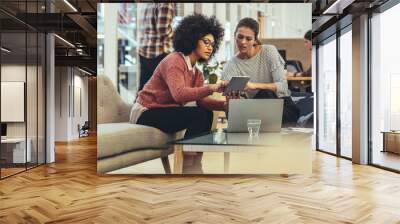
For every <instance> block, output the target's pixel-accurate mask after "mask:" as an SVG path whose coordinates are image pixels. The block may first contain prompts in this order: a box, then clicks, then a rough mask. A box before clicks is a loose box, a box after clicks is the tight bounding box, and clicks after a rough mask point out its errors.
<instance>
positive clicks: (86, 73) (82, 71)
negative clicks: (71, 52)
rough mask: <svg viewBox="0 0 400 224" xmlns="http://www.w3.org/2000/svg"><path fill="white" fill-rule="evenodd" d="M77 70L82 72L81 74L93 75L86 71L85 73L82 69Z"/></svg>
mask: <svg viewBox="0 0 400 224" xmlns="http://www.w3.org/2000/svg"><path fill="white" fill-rule="evenodd" d="M78 70H79V71H81V72H83V73H85V74H88V75H93V74H92V73H90V72H88V71H86V70H83V69H81V68H79V67H78Z"/></svg>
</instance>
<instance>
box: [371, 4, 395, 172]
mask: <svg viewBox="0 0 400 224" xmlns="http://www.w3.org/2000/svg"><path fill="white" fill-rule="evenodd" d="M398 21H400V4H398V5H396V6H394V7H392V8H390V9H388V10H387V11H384V12H383V13H380V14H376V15H374V16H373V17H372V19H371V30H372V37H371V40H372V49H371V52H372V54H371V58H372V74H371V101H370V103H371V111H370V113H371V114H370V116H371V119H370V120H371V122H372V123H371V130H370V132H371V137H372V139H371V141H372V155H371V157H372V163H373V164H375V165H379V166H383V167H386V168H390V169H395V170H398V171H400V103H399V102H400V101H399V100H398V96H399V95H400V72H399V69H398V59H397V58H398V52H399V51H400V45H399V44H398V40H399V39H400V33H399V32H398V31H397V30H396V29H394V27H397V26H398Z"/></svg>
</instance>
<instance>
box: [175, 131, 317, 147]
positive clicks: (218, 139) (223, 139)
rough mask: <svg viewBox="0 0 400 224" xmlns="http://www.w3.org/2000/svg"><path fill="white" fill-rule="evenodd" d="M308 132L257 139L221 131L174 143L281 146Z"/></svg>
mask: <svg viewBox="0 0 400 224" xmlns="http://www.w3.org/2000/svg"><path fill="white" fill-rule="evenodd" d="M309 134H310V132H306V131H293V130H287V129H282V131H281V132H267V133H259V135H258V136H257V137H250V136H249V133H227V132H223V131H221V130H219V131H212V132H210V133H207V134H204V135H201V136H196V137H193V138H189V139H181V140H177V141H174V142H172V144H175V145H221V146H224V145H226V146H270V145H280V144H282V143H283V142H286V141H288V140H294V139H295V138H296V137H299V136H304V135H309Z"/></svg>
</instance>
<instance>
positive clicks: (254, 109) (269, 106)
mask: <svg viewBox="0 0 400 224" xmlns="http://www.w3.org/2000/svg"><path fill="white" fill-rule="evenodd" d="M282 114H283V100H282V99H233V100H230V101H229V117H228V129H227V132H247V120H248V119H260V120H261V127H260V132H280V131H281V127H282Z"/></svg>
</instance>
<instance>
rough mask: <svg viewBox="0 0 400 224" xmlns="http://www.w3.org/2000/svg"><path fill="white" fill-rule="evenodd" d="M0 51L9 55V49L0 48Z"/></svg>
mask: <svg viewBox="0 0 400 224" xmlns="http://www.w3.org/2000/svg"><path fill="white" fill-rule="evenodd" d="M0 49H1V50H2V51H4V52H6V53H10V52H11V50H9V49H7V48H5V47H1V48H0Z"/></svg>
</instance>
